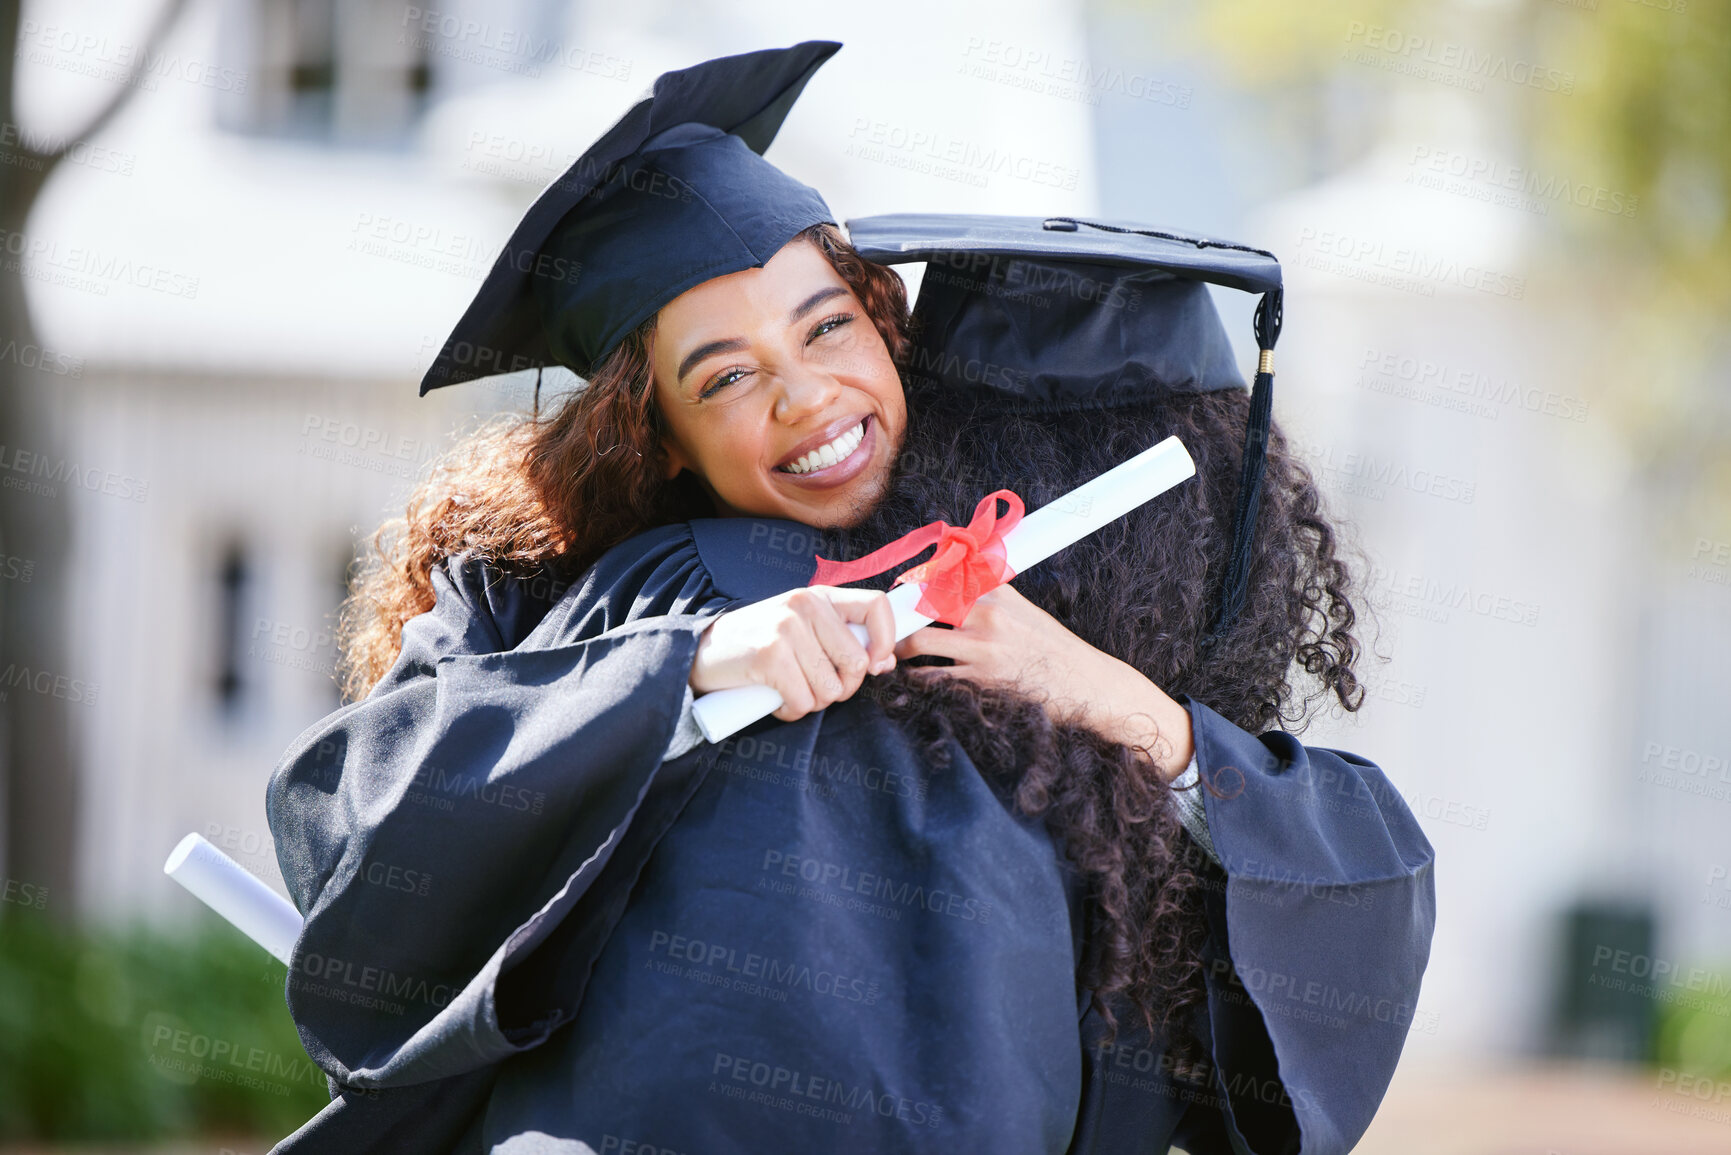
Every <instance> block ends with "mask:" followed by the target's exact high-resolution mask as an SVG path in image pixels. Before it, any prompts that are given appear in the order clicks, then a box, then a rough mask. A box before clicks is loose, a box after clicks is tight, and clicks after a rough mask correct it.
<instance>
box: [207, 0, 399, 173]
mask: <svg viewBox="0 0 1731 1155" xmlns="http://www.w3.org/2000/svg"><path fill="white" fill-rule="evenodd" d="M404 11H405V9H404V8H403V6H402V5H401V4H400V3H395V4H393V3H388V2H383V0H342V2H338V0H234V2H233V3H231V4H230V5H228V7H227V8H226V9H225V17H224V19H225V25H224V30H223V35H222V43H223V46H224V54H225V56H226V57H227V58H230V59H233V60H235V61H237V62H239V70H240V71H242V72H244V73H245V76H246V83H245V84H242V85H236V86H233V87H232V88H231V89H230V90H227V91H224V92H221V93H219V98H220V101H219V117H218V119H219V121H220V123H221V124H222V125H223V126H224V127H225V128H229V129H232V130H235V131H239V132H247V133H253V134H256V135H265V136H280V137H288V138H298V139H304V140H309V141H317V142H320V143H326V144H342V145H363V146H395V145H401V144H404V143H406V142H407V140H408V137H409V130H410V129H411V128H412V127H413V126H414V124H415V121H416V120H417V119H418V118H419V116H420V114H421V112H422V111H423V109H424V108H425V105H426V97H427V93H428V89H429V87H430V85H431V80H432V72H431V69H430V67H429V64H428V59H427V44H428V42H427V41H426V39H425V38H422V37H418V36H411V35H408V34H407V33H406V32H405V20H404Z"/></svg>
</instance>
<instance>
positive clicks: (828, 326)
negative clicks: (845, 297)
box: [806, 313, 853, 345]
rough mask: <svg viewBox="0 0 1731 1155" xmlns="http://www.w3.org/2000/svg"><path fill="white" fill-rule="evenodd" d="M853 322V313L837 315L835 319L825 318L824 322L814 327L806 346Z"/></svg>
mask: <svg viewBox="0 0 1731 1155" xmlns="http://www.w3.org/2000/svg"><path fill="white" fill-rule="evenodd" d="M852 320H853V314H852V313H837V314H836V315H835V316H833V317H825V318H824V319H823V320H821V321H819V322H818V323H817V325H816V327H814V328H813V329H812V331H811V336H810V338H808V339H807V340H806V344H808V345H809V344H811V343H812V342H813V341H815V340H817V339H818V338H819V337H821V336H823V335H824V334H825V333H830V332H834V331H835V330H836V329H839V328H841V327H842V326H843V325H845V324H847V323H848V322H849V321H852Z"/></svg>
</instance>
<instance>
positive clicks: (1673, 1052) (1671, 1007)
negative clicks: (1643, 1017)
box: [1654, 976, 1731, 1084]
mask: <svg viewBox="0 0 1731 1155" xmlns="http://www.w3.org/2000/svg"><path fill="white" fill-rule="evenodd" d="M1719 977H1720V980H1721V981H1718V982H1715V983H1713V984H1711V989H1710V990H1706V991H1701V992H1699V993H1696V992H1690V994H1689V997H1688V998H1687V999H1680V1000H1677V1001H1676V1002H1666V1003H1662V1004H1661V1005H1660V1008H1659V1029H1658V1036H1659V1037H1658V1043H1657V1046H1656V1048H1655V1050H1656V1052H1657V1053H1656V1055H1655V1056H1654V1061H1655V1062H1656V1063H1657V1064H1658V1065H1659V1067H1660V1068H1661V1069H1669V1070H1672V1071H1677V1072H1679V1073H1681V1074H1684V1075H1693V1076H1695V1077H1697V1078H1700V1079H1705V1080H1710V1081H1711V1082H1713V1083H1715V1084H1721V1083H1723V1084H1731V991H1727V990H1726V986H1725V983H1724V982H1723V976H1719Z"/></svg>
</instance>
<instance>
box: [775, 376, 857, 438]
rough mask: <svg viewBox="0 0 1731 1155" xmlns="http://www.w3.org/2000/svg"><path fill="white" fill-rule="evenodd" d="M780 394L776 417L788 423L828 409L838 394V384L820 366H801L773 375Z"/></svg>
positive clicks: (839, 389) (839, 391) (839, 388)
mask: <svg viewBox="0 0 1731 1155" xmlns="http://www.w3.org/2000/svg"><path fill="white" fill-rule="evenodd" d="M777 381H778V382H779V383H780V387H781V388H780V393H779V395H778V396H777V398H776V417H777V418H778V419H780V420H782V421H785V422H787V423H789V424H793V423H796V422H798V421H800V420H802V419H803V418H806V417H810V416H811V415H812V414H814V413H822V412H823V411H824V410H825V409H828V408H829V407H830V406H831V405H832V404H833V403H834V402H835V399H836V397H837V396H838V395H839V394H840V393H841V383H840V382H838V381H837V380H836V379H835V377H834V376H833V375H831V374H829V373H826V372H824V371H823V370H822V369H817V368H813V367H812V366H810V365H802V366H800V367H799V368H798V369H795V370H792V371H791V372H787V373H782V374H780V375H779V376H778V377H777Z"/></svg>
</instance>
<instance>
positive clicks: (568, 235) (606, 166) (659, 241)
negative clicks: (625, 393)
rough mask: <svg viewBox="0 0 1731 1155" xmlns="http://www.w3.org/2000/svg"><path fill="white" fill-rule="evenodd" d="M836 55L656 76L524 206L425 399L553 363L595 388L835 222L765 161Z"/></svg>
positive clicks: (805, 48)
mask: <svg viewBox="0 0 1731 1155" xmlns="http://www.w3.org/2000/svg"><path fill="white" fill-rule="evenodd" d="M840 47H841V45H840V44H839V43H836V42H835V41H831V40H809V41H806V42H805V43H802V44H796V45H794V46H793V47H791V48H779V49H765V50H764V51H761V52H747V53H743V54H741V55H738V56H724V57H721V58H719V59H716V60H708V61H705V62H704V63H702V64H698V65H694V66H693V67H691V68H686V69H681V70H678V71H675V72H668V73H665V74H663V75H662V76H660V77H659V78H657V79H656V81H655V85H654V87H653V88H652V89H651V90H650V94H649V96H647V97H646V98H644V99H643V100H641V101H639V102H638V103H637V104H636V105H635V106H634V107H633V108H632V109H631V110H630V111H629V112H627V113H626V114H625V115H624V116H623V117H621V118H620V120H619V122H618V123H617V124H615V125H614V126H613V127H612V128H611V129H609V130H608V131H607V132H606V134H605V135H603V136H602V137H601V139H600V140H598V141H596V142H595V144H594V145H592V146H591V147H590V148H589V150H588V151H587V152H585V153H584V154H583V155H582V156H580V157H578V158H577V160H576V161H575V162H574V163H573V164H572V165H571V167H570V168H569V169H567V170H566V171H565V173H564V174H563V175H561V176H560V177H559V179H557V180H555V181H554V182H553V183H552V184H551V185H549V186H548V187H547V188H546V190H544V191H543V192H542V193H541V195H540V197H538V198H537V199H536V201H535V203H534V204H533V205H531V206H530V207H529V211H528V212H527V213H525V214H524V216H523V219H522V221H521V222H519V223H518V225H517V228H516V230H515V231H514V232H513V233H512V234H511V237H510V239H509V240H508V241H506V242H505V247H504V250H503V251H502V252H501V253H500V254H499V257H498V259H497V260H496V261H495V262H494V264H493V268H492V269H491V270H490V271H489V272H488V274H487V277H486V279H485V280H484V281H482V283H481V288H480V290H479V291H478V292H477V293H476V294H475V299H474V301H473V302H471V303H470V305H469V308H468V310H467V311H466V312H464V314H463V316H462V319H461V320H459V321H458V322H457V326H456V328H455V329H453V330H452V331H451V335H450V337H449V338H447V339H446V341H445V344H444V346H443V348H442V349H441V350H440V352H439V356H438V358H437V359H436V360H435V361H434V362H433V365H432V368H430V369H428V370H427V374H426V376H425V377H424V378H422V380H421V395H422V396H425V395H426V394H427V393H428V392H429V391H430V390H433V389H438V388H441V387H443V386H446V385H455V384H458V383H460V382H463V381H471V380H474V379H476V378H479V377H490V376H492V375H494V374H497V373H511V372H517V371H520V370H524V369H540V368H543V367H544V366H547V365H551V364H555V363H557V364H562V365H565V366H567V367H568V368H570V369H571V370H572V371H573V372H575V373H576V374H577V375H578V376H580V377H587V376H589V374H590V372H591V371H592V370H593V369H594V367H595V366H596V365H597V364H598V363H599V362H600V361H601V360H602V359H604V358H605V357H606V356H607V354H608V353H611V352H612V351H613V350H614V349H615V348H616V347H617V346H618V345H619V342H620V341H621V340H623V339H624V338H625V337H626V336H627V335H628V334H629V333H631V332H632V330H634V329H635V328H636V327H637V326H638V325H640V324H642V323H643V322H644V321H646V320H648V319H649V318H650V317H652V316H654V315H655V313H656V312H657V311H659V310H660V308H661V306H663V305H665V304H666V303H667V302H669V301H671V300H673V298H675V297H677V296H679V294H681V293H683V292H684V291H685V290H687V289H689V288H691V287H693V286H695V285H698V284H701V283H702V282H704V281H707V280H709V279H711V278H712V277H720V276H724V275H726V274H728V273H737V272H739V271H741V270H743V269H749V268H753V267H756V266H760V265H762V264H764V263H765V262H766V261H768V260H769V259H770V258H771V257H773V256H774V255H775V254H776V253H777V252H778V251H779V250H780V249H781V248H782V246H783V245H785V244H787V242H788V241H790V240H792V239H793V238H794V237H795V236H796V235H798V234H799V233H800V232H802V231H803V230H805V229H807V228H809V227H811V226H812V225H815V224H821V223H824V222H830V223H833V222H834V221H835V216H834V214H832V213H831V212H830V210H829V206H828V205H826V204H825V203H824V200H823V198H822V197H821V196H819V195H818V194H817V192H816V190H814V189H812V188H810V187H809V186H807V185H804V184H801V183H800V182H799V181H797V180H794V179H793V178H792V177H790V176H788V175H787V174H786V173H784V172H782V171H781V170H780V169H778V168H776V167H775V166H774V165H772V164H770V163H769V162H768V161H766V160H764V159H763V156H762V154H763V151H764V150H765V149H767V148H768V147H769V144H770V142H771V141H772V140H774V139H775V134H776V133H777V132H778V131H780V129H781V124H782V121H783V120H785V119H786V118H787V114H788V111H789V110H790V109H791V108H792V107H793V103H794V101H795V100H797V99H799V95H800V93H801V92H802V91H803V90H804V88H805V84H806V81H808V80H810V79H811V75H812V73H814V72H816V71H817V69H818V68H819V67H820V66H821V65H822V64H823V62H824V61H826V60H828V59H829V58H830V57H831V56H833V55H834V54H835V52H836V51H837V50H838V49H839V48H840Z"/></svg>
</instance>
